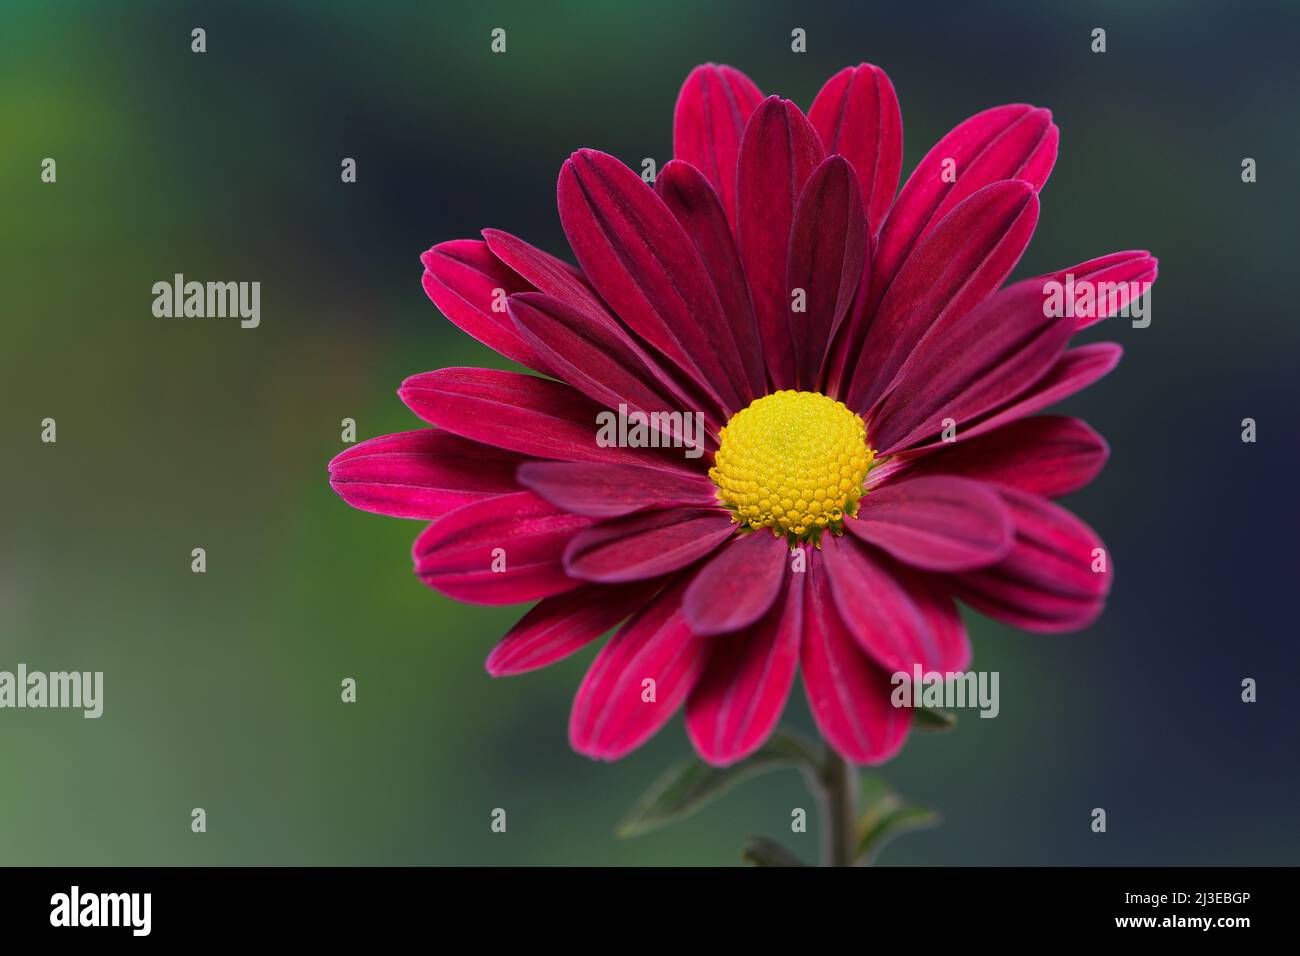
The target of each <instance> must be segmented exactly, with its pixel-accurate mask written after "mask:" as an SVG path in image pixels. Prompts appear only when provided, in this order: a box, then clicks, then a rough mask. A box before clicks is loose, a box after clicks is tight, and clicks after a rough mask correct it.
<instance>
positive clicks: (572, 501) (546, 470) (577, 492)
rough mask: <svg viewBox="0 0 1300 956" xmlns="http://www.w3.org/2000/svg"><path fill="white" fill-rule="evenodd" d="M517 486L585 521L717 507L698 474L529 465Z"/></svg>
mask: <svg viewBox="0 0 1300 956" xmlns="http://www.w3.org/2000/svg"><path fill="white" fill-rule="evenodd" d="M518 480H519V483H520V484H521V485H523V486H524V487H525V488H529V489H531V490H532V491H533V492H535V493H536V494H537V495H538V496H540V497H542V498H545V499H546V500H547V501H549V502H551V504H553V505H556V506H557V507H560V508H563V509H564V510H565V511H572V512H573V513H574V514H579V515H585V516H587V517H589V518H614V517H618V516H620V515H626V514H631V513H632V512H634V511H642V510H645V509H647V508H665V507H670V506H674V505H696V506H701V507H702V506H707V505H714V504H717V501H718V494H717V487H716V486H715V485H714V484H713V482H711V481H710V480H709V479H708V478H706V477H704V475H702V474H700V475H691V474H688V473H686V472H675V473H669V472H664V471H658V470H656V469H653V468H641V467H638V466H636V465H598V464H591V463H588V462H567V461H566V462H559V461H534V462H528V463H527V464H525V465H523V466H522V467H521V468H520V469H519V477H518Z"/></svg>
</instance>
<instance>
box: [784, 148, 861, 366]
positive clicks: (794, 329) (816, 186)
mask: <svg viewBox="0 0 1300 956" xmlns="http://www.w3.org/2000/svg"><path fill="white" fill-rule="evenodd" d="M868 241H869V240H868V237H867V231H866V221H865V220H864V219H863V215H862V203H861V201H860V199H859V193H858V180H857V176H856V174H854V172H853V167H852V166H850V165H849V163H848V161H847V160H846V159H844V157H842V156H831V157H830V158H828V159H827V160H826V161H825V162H823V163H822V164H821V165H820V166H818V167H817V168H816V169H815V170H814V171H813V174H812V175H811V176H810V177H809V178H808V182H807V184H806V185H805V186H804V188H803V192H802V193H801V194H800V196H799V203H798V205H797V206H796V207H795V214H794V224H793V225H792V226H791V231H790V253H789V260H788V264H787V266H786V288H787V289H789V290H791V291H794V290H796V289H798V290H802V291H803V294H804V301H803V306H804V311H803V312H796V311H794V310H793V309H790V310H789V311H788V315H789V321H790V337H791V338H792V339H793V340H794V354H795V387H796V388H799V389H802V390H804V391H815V390H816V389H817V387H818V384H819V381H820V376H821V371H822V362H823V359H824V358H825V356H826V349H827V346H828V345H829V344H830V341H831V338H832V337H833V336H834V335H835V333H836V331H837V330H838V329H839V327H840V323H841V322H843V321H844V317H845V316H846V315H847V314H848V311H849V306H850V305H851V304H852V303H853V296H854V293H856V292H857V289H858V281H859V280H860V279H861V277H862V268H863V265H864V264H865V262H866V255H867V242H868Z"/></svg>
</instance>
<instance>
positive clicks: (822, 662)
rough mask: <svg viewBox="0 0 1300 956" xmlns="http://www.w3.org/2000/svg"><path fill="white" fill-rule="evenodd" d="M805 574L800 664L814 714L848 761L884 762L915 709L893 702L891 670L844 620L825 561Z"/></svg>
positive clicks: (810, 564)
mask: <svg viewBox="0 0 1300 956" xmlns="http://www.w3.org/2000/svg"><path fill="white" fill-rule="evenodd" d="M813 557H814V558H815V557H816V556H815V555H814V556H813ZM806 573H807V575H808V580H807V582H806V584H805V594H806V597H805V604H804V626H803V644H802V648H801V654H800V663H801V664H802V666H803V682H804V689H805V690H806V691H807V694H808V705H809V707H810V708H811V709H812V714H813V719H814V720H815V721H816V722H817V727H818V729H819V730H821V734H822V736H823V737H825V738H826V741H827V742H828V743H829V744H830V745H831V746H832V747H834V748H835V750H836V751H837V752H839V753H840V754H841V755H842V756H843V757H845V758H846V759H847V760H851V761H853V762H854V763H858V764H878V763H884V762H885V761H886V760H888V759H889V758H890V757H892V756H894V754H896V753H898V751H899V750H900V749H901V748H902V746H903V741H904V740H906V739H907V730H908V726H909V725H910V723H911V720H912V712H911V710H910V709H908V708H899V707H894V706H893V704H892V703H891V701H890V693H891V687H890V678H889V673H888V672H887V671H885V670H883V669H882V668H880V667H879V666H877V665H876V664H875V663H874V662H873V661H872V660H871V659H870V658H869V657H868V656H867V654H866V653H865V652H864V651H863V650H862V648H861V647H859V646H858V644H857V642H856V641H854V639H853V636H852V635H851V634H850V633H849V631H848V628H846V627H845V626H844V622H843V621H841V620H840V616H839V613H838V612H837V611H836V609H835V604H834V599H833V597H832V595H831V589H830V585H829V582H828V581H827V577H826V571H825V569H824V568H822V567H821V562H820V561H816V560H813V561H809V562H808V571H807V572H806Z"/></svg>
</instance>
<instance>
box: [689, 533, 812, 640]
mask: <svg viewBox="0 0 1300 956" xmlns="http://www.w3.org/2000/svg"><path fill="white" fill-rule="evenodd" d="M789 553H790V548H789V546H788V545H787V544H786V542H785V539H784V538H776V537H773V536H772V535H771V534H768V533H767V532H766V531H755V532H753V533H751V534H747V535H743V536H738V537H736V538H735V539H733V540H731V541H728V542H727V543H726V544H725V545H724V546H723V547H722V548H720V549H719V550H718V552H717V553H716V554H715V555H713V557H712V558H710V559H709V561H708V563H707V564H705V565H704V567H702V568H700V570H699V571H697V572H696V573H695V580H693V581H692V582H691V585H690V587H688V588H687V589H686V597H685V599H684V600H683V602H682V607H683V609H684V610H685V612H686V620H687V621H688V622H690V625H691V630H693V631H694V632H695V633H696V634H709V635H712V634H728V633H730V632H732V631H739V630H740V629H741V628H745V627H749V625H751V624H753V623H754V622H755V621H757V620H758V619H759V618H760V617H762V616H763V615H764V614H766V613H767V609H768V608H770V607H771V606H772V602H773V601H775V600H776V595H777V592H779V591H780V590H781V582H782V580H784V577H785V565H786V561H787V558H788V555H789Z"/></svg>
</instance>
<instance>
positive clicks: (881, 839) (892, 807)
mask: <svg viewBox="0 0 1300 956" xmlns="http://www.w3.org/2000/svg"><path fill="white" fill-rule="evenodd" d="M868 789H869V791H872V793H871V796H870V797H869V798H868V800H867V801H866V810H865V812H864V813H863V814H862V819H860V820H859V821H858V825H857V842H856V846H855V847H854V852H853V856H854V860H855V861H856V862H857V863H858V864H859V865H861V866H869V865H871V864H872V863H874V862H875V860H876V857H877V856H879V855H880V851H881V850H882V849H884V847H885V845H886V844H888V843H889V842H890V841H892V840H893V839H894V838H895V837H898V836H901V835H902V834H904V833H908V832H911V831H913V830H926V829H929V828H931V827H936V826H938V825H939V823H940V822H941V818H940V816H939V814H937V813H935V812H934V811H933V810H929V809H927V808H925V807H915V806H909V805H907V804H905V803H903V800H902V798H901V797H899V796H898V794H896V793H894V792H893V791H891V790H889V789H888V788H887V787H885V785H884V784H883V783H880V782H879V781H872V785H871V786H870V787H869V788H868Z"/></svg>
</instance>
